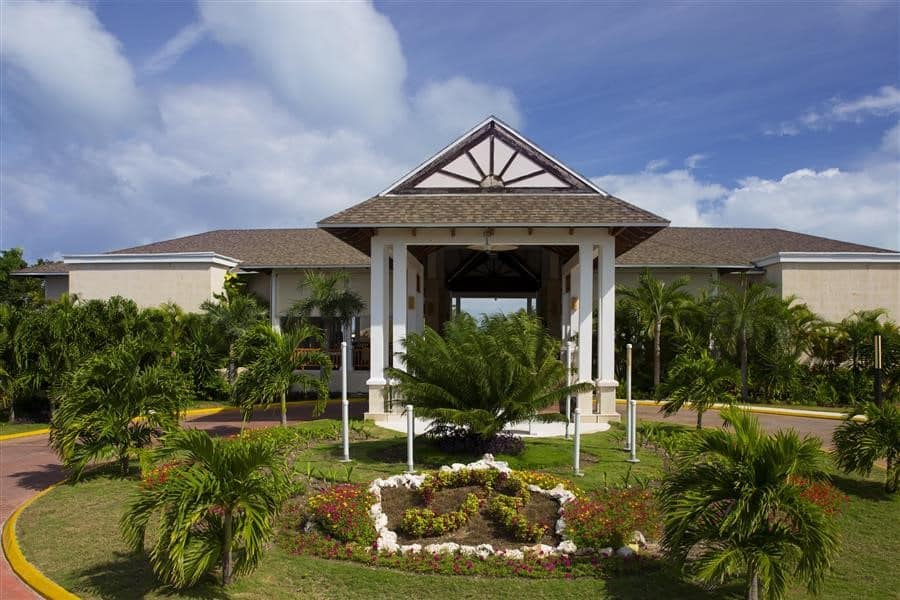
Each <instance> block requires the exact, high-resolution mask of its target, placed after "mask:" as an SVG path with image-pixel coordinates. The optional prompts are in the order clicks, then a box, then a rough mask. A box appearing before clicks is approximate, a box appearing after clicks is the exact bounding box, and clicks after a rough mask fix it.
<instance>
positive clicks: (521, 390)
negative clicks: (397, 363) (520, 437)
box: [386, 311, 593, 440]
mask: <svg viewBox="0 0 900 600" xmlns="http://www.w3.org/2000/svg"><path fill="white" fill-rule="evenodd" d="M444 331H445V333H444V337H441V335H440V334H438V333H437V332H436V331H435V330H433V329H431V328H429V327H426V328H425V332H424V333H422V334H416V333H410V334H408V335H407V337H406V340H405V341H404V349H405V352H404V353H403V354H402V357H403V364H405V365H406V368H405V369H396V368H392V369H388V370H387V371H386V372H387V373H388V375H389V376H390V377H391V378H393V379H396V380H397V382H398V383H397V384H396V385H397V389H398V390H399V392H400V395H401V396H402V397H403V399H404V401H405V402H408V403H410V404H412V405H414V406H415V407H416V411H417V414H418V415H421V416H423V417H429V418H432V419H434V421H435V423H436V424H437V425H439V426H441V425H444V426H448V425H449V426H455V427H464V428H466V429H468V430H469V431H470V432H471V433H473V434H476V435H477V436H479V437H480V438H481V439H482V440H490V439H491V438H493V437H494V436H495V435H496V434H498V433H500V432H501V431H502V430H503V428H504V427H505V426H506V425H508V424H510V423H517V422H521V421H526V420H530V419H535V420H540V421H559V420H565V415H562V414H559V413H550V414H546V413H540V412H539V411H541V410H542V409H544V408H546V407H548V406H550V405H558V403H559V402H560V401H561V400H563V399H565V398H566V397H567V396H569V395H571V394H576V393H579V392H585V391H590V390H592V389H593V386H592V385H591V384H590V383H581V384H575V385H566V368H565V365H563V363H562V362H560V360H559V359H558V358H557V357H558V356H559V342H558V341H557V340H554V339H553V338H551V337H550V335H549V334H547V332H546V330H544V328H543V324H542V323H541V322H540V320H539V319H537V318H535V317H532V316H530V315H527V314H525V312H524V311H520V312H518V313H516V314H513V315H509V316H506V315H494V316H488V317H485V318H484V319H483V320H482V323H481V326H480V327H479V325H478V324H477V323H476V322H475V320H474V319H473V318H472V317H470V316H469V315H468V314H465V313H463V314H460V315H458V316H456V317H455V318H454V319H453V320H452V321H449V322H448V323H446V324H445V326H444Z"/></svg>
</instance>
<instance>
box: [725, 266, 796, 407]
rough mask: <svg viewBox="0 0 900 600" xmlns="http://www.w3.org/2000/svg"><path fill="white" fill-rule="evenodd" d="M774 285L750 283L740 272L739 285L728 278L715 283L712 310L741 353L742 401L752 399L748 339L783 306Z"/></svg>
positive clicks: (729, 339)
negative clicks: (733, 283)
mask: <svg viewBox="0 0 900 600" xmlns="http://www.w3.org/2000/svg"><path fill="white" fill-rule="evenodd" d="M773 289H774V288H773V287H772V286H771V285H769V284H762V283H751V282H750V281H749V280H748V279H746V277H745V276H741V280H740V282H739V285H738V286H737V287H735V286H731V285H729V284H727V283H725V282H718V283H717V284H716V292H717V294H716V297H715V299H714V309H713V310H714V312H715V316H716V321H717V324H718V326H719V328H720V330H721V332H722V333H723V335H724V337H725V338H726V339H727V340H728V342H729V343H730V345H731V346H733V347H734V348H735V350H736V352H737V354H738V356H739V357H740V359H739V360H740V366H741V401H742V402H748V401H749V400H750V386H749V382H748V376H747V372H748V364H749V340H750V339H751V337H752V336H753V335H754V334H755V333H756V332H757V331H758V330H760V329H761V328H763V327H764V326H765V325H766V323H768V322H769V320H770V319H771V317H772V315H773V314H777V313H778V311H779V309H780V307H781V305H780V300H779V298H778V297H777V296H776V295H775V293H774V292H773Z"/></svg>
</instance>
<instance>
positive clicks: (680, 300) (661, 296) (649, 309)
mask: <svg viewBox="0 0 900 600" xmlns="http://www.w3.org/2000/svg"><path fill="white" fill-rule="evenodd" d="M688 281H689V279H688V278H687V277H679V278H677V279H675V280H673V281H671V282H670V283H665V282H663V281H660V280H659V279H656V278H654V277H653V275H651V273H650V270H649V269H647V270H645V271H644V272H643V273H641V275H640V277H639V278H638V283H637V285H636V286H635V287H633V288H628V287H622V288H619V290H618V294H619V295H620V297H621V298H622V303H623V305H624V306H625V307H626V309H627V310H629V311H631V312H632V313H633V314H634V315H635V316H636V317H637V318H638V320H639V321H640V322H641V324H642V325H643V327H644V328H645V330H646V335H647V337H649V338H651V339H652V340H653V388H654V389H656V388H658V387H659V382H660V377H661V373H662V364H661V361H662V359H661V355H662V330H663V324H664V323H665V322H666V321H670V322H672V323H673V324H674V325H675V326H676V329H677V327H678V325H679V323H680V319H681V316H682V314H683V312H684V310H685V309H686V307H687V306H688V305H689V302H690V299H691V295H690V294H689V293H688V292H687V291H686V290H685V289H684V288H685V287H686V286H687V284H688Z"/></svg>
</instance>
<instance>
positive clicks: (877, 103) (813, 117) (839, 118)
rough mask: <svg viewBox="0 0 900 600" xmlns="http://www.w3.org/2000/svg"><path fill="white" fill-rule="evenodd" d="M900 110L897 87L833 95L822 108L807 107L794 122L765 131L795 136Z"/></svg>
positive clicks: (891, 113) (786, 122)
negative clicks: (851, 95) (847, 96)
mask: <svg viewBox="0 0 900 600" xmlns="http://www.w3.org/2000/svg"><path fill="white" fill-rule="evenodd" d="M897 113H900V88H897V87H895V86H893V85H886V86H883V87H881V88H880V89H879V90H878V91H877V92H875V93H874V94H867V95H865V96H861V97H859V98H854V99H851V100H843V99H841V98H832V99H831V100H830V101H828V102H827V103H825V105H824V107H822V108H817V109H813V110H809V111H807V112H806V113H804V114H803V115H802V116H800V117H799V118H798V119H795V120H793V121H785V122H782V123H780V124H778V125H776V126H774V127H768V128H766V130H765V133H766V134H767V135H780V136H795V135H800V134H801V133H802V132H803V131H806V130H818V129H827V128H829V127H831V126H833V125H834V124H835V123H841V122H853V123H861V122H863V121H864V120H866V119H868V118H871V117H884V116H889V115H893V114H897Z"/></svg>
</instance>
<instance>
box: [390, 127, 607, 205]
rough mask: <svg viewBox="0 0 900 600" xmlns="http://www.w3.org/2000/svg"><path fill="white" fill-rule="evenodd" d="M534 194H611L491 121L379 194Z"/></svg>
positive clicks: (518, 135)
mask: <svg viewBox="0 0 900 600" xmlns="http://www.w3.org/2000/svg"><path fill="white" fill-rule="evenodd" d="M535 192H540V193H577V194H581V193H588V194H591V193H593V194H598V193H599V194H602V195H604V196H606V195H608V194H607V193H606V192H604V191H603V190H601V189H599V188H598V187H597V186H595V185H594V184H592V183H591V182H590V181H589V180H588V179H586V178H584V177H582V176H580V175H578V174H577V173H575V172H574V171H572V170H571V169H569V168H568V167H566V166H565V165H563V164H562V163H560V162H559V161H558V160H556V159H555V158H553V157H552V156H550V155H549V154H547V153H546V152H544V151H543V150H541V149H540V148H539V147H538V146H537V145H536V144H534V143H532V142H530V141H528V140H527V139H525V137H524V136H522V135H521V134H520V133H518V132H517V131H515V130H514V129H512V128H511V127H510V126H508V125H506V124H505V123H503V122H502V121H500V120H499V119H497V118H496V117H489V118H488V119H487V120H485V121H483V122H482V123H480V124H479V125H478V126H476V127H475V128H474V129H472V130H470V131H469V132H467V133H466V134H465V135H463V136H462V137H460V138H459V139H457V140H456V141H454V142H453V143H451V144H450V145H449V146H447V147H446V148H444V149H443V150H441V151H440V152H438V153H437V154H436V155H434V156H433V157H432V158H430V159H428V160H427V161H425V162H424V163H422V164H421V165H419V166H418V167H416V168H415V169H414V170H413V171H412V172H410V173H409V174H407V175H406V176H404V177H403V178H402V179H400V180H399V181H397V182H396V183H394V184H393V185H391V187H389V188H388V189H386V190H385V191H383V192H382V193H381V194H379V195H380V196H388V195H410V194H467V193H492V194H496V193H535Z"/></svg>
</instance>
